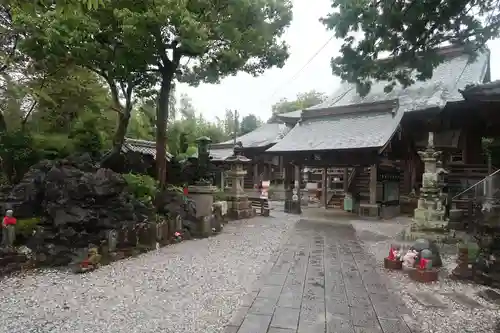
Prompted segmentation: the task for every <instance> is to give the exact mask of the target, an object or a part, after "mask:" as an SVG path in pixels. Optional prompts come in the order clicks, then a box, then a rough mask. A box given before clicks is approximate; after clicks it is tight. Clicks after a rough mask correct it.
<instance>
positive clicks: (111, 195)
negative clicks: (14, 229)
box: [0, 155, 154, 264]
mask: <svg viewBox="0 0 500 333" xmlns="http://www.w3.org/2000/svg"><path fill="white" fill-rule="evenodd" d="M3 200H4V201H3V202H2V203H0V204H1V206H2V207H0V208H2V209H3V210H5V209H7V208H11V209H13V210H14V215H15V216H16V217H17V218H18V219H19V218H30V217H41V218H42V222H41V223H40V225H39V228H38V230H37V231H36V233H35V235H34V236H33V237H32V238H33V239H30V240H28V243H29V244H28V246H30V248H32V249H34V250H35V252H38V253H43V254H45V255H46V256H48V257H58V262H57V264H60V263H66V262H68V260H70V258H69V257H70V254H71V251H70V249H75V248H81V247H87V246H88V244H90V243H92V244H96V245H99V244H101V243H102V242H103V241H104V240H105V231H106V230H109V229H120V228H123V227H124V226H131V225H132V226H133V225H136V224H138V223H143V222H153V221H154V216H153V215H152V213H153V207H152V206H149V207H148V206H146V205H144V204H143V203H141V202H139V201H138V200H136V199H135V198H133V197H132V195H131V194H129V193H128V192H127V191H126V182H125V180H124V179H123V177H122V176H121V175H120V174H118V173H115V172H113V171H111V170H109V169H103V168H98V167H97V166H96V165H94V163H93V161H92V159H91V158H90V156H88V155H83V156H74V157H69V158H67V159H64V160H59V161H42V162H40V163H38V164H36V165H34V166H33V167H32V168H31V169H30V170H29V171H28V173H26V175H25V176H24V177H23V179H22V180H21V182H20V183H19V184H17V185H16V186H14V187H13V188H12V189H11V190H10V192H9V193H8V194H7V195H5V194H4V195H3ZM2 212H3V211H2ZM60 257H63V258H60Z"/></svg>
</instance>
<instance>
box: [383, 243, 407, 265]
mask: <svg viewBox="0 0 500 333" xmlns="http://www.w3.org/2000/svg"><path fill="white" fill-rule="evenodd" d="M384 267H385V268H387V269H396V270H400V269H403V263H402V261H401V247H400V246H399V245H391V247H390V248H389V255H388V256H387V257H386V258H384Z"/></svg>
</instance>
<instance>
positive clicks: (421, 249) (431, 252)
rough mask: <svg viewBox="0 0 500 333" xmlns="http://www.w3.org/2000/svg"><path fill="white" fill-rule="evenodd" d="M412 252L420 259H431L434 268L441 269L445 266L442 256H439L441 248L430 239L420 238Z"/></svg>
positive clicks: (414, 244)
mask: <svg viewBox="0 0 500 333" xmlns="http://www.w3.org/2000/svg"><path fill="white" fill-rule="evenodd" d="M410 250H414V251H416V252H417V253H418V256H419V258H422V257H424V258H425V259H430V260H431V262H432V266H434V267H441V266H442V265H443V263H442V261H441V256H440V254H439V248H438V246H437V244H436V243H435V242H433V241H432V240H430V239H425V238H420V239H417V240H416V241H415V242H414V243H413V246H412V247H411V248H410Z"/></svg>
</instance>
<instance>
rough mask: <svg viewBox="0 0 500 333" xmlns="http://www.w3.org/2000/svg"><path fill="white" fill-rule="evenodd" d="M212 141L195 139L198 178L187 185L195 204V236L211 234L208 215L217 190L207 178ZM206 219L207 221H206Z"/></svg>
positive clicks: (210, 212)
mask: <svg viewBox="0 0 500 333" xmlns="http://www.w3.org/2000/svg"><path fill="white" fill-rule="evenodd" d="M210 142H212V141H211V140H210V138H208V137H206V136H204V137H201V138H198V139H196V143H197V145H198V166H197V169H198V170H197V171H198V175H199V177H198V180H197V181H196V182H195V183H194V185H190V186H189V187H188V193H189V194H188V195H189V197H190V198H191V199H192V200H193V201H194V203H195V205H196V216H195V218H196V224H197V229H198V230H196V231H195V235H194V236H197V237H208V236H210V235H211V234H212V227H211V226H210V217H211V216H212V206H213V204H214V193H215V192H216V191H217V188H216V187H215V186H212V182H211V181H210V180H209V175H208V169H209V162H210V157H209V152H208V146H209V144H210ZM207 221H208V222H207Z"/></svg>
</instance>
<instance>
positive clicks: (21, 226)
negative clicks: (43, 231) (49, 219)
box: [16, 217, 40, 238]
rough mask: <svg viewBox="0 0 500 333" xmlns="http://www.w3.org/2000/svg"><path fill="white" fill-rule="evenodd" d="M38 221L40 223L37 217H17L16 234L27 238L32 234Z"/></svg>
mask: <svg viewBox="0 0 500 333" xmlns="http://www.w3.org/2000/svg"><path fill="white" fill-rule="evenodd" d="M38 223H40V218H39V217H32V218H29V219H18V220H17V223H16V234H17V235H21V236H23V237H25V238H28V237H30V236H31V235H33V231H34V230H35V229H36V226H37V225H38Z"/></svg>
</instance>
